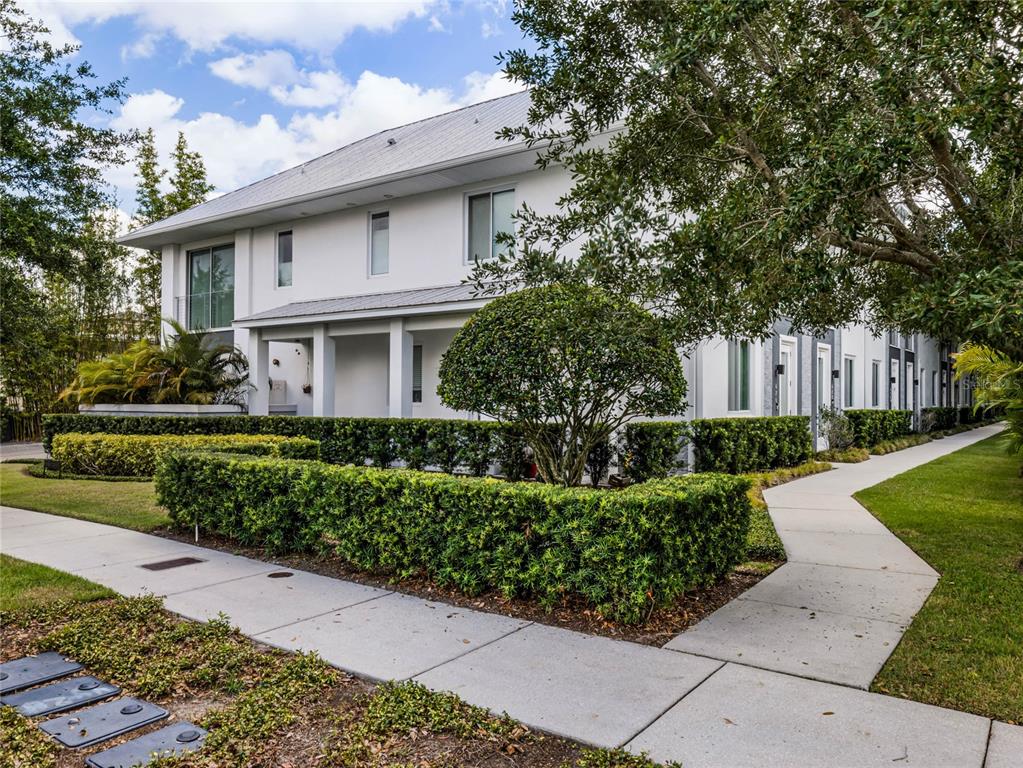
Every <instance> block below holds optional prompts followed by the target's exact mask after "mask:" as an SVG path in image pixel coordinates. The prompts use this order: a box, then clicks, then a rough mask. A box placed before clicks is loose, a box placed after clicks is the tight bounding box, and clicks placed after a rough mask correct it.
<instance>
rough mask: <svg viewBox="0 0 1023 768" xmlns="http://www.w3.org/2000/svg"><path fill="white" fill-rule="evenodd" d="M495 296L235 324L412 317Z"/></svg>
mask: <svg viewBox="0 0 1023 768" xmlns="http://www.w3.org/2000/svg"><path fill="white" fill-rule="evenodd" d="M492 298H493V297H487V298H474V299H463V300H460V301H446V302H440V303H437V304H419V305H416V306H410V307H380V308H377V309H350V310H345V311H343V312H331V313H321V314H315V313H314V314H305V315H294V316H292V317H271V318H258V317H243V318H241V319H239V320H235V321H234V323H232V325H233V326H234V327H235V328H277V327H281V326H288V325H310V324H316V323H336V322H343V321H346V320H377V319H381V318H388V317H409V316H413V315H443V314H450V313H453V312H466V311H475V310H477V309H480V308H482V307H483V306H484V305H485V304H486V303H487V302H488V301H490V300H491V299H492Z"/></svg>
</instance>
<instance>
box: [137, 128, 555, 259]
mask: <svg viewBox="0 0 1023 768" xmlns="http://www.w3.org/2000/svg"><path fill="white" fill-rule="evenodd" d="M537 151H538V150H537V149H535V148H534V147H530V146H528V145H527V143H526V142H524V141H520V142H515V143H512V144H508V145H507V146H503V147H499V148H497V149H494V150H488V151H487V152H478V153H476V154H474V155H465V156H463V157H460V158H457V159H455V160H449V161H445V162H440V163H432V164H430V165H424V166H419V167H417V168H412V169H409V170H407V171H399V172H397V173H392V174H387V175H385V176H375V177H373V178H371V179H364V180H362V181H358V182H354V183H352V184H344V185H341V186H338V187H331V188H329V189H325V190H318V191H316V192H311V193H308V194H305V195H295V196H293V197H289V198H284V199H281V200H275V201H273V202H270V203H263V204H261V205H254V206H249V207H248V208H241V209H238V210H235V211H230V212H227V213H222V214H219V215H214V216H207V217H206V218H202V219H195V220H192V221H189V222H186V223H182V224H179V225H171V226H168V227H159V226H158V225H159V223H160V222H154V223H153V224H150V225H148V226H146V227H143V228H142V229H137V230H134V231H132V232H128V233H127V234H125V235H122V236H121V237H119V238H117V242H118V243H119V244H120V245H127V246H132V247H138V248H149V247H152V246H153V243H152V242H150V241H151V240H152V238H154V237H161V236H164V235H170V234H173V233H175V232H180V231H182V230H186V229H190V228H192V227H200V226H206V225H209V224H216V223H218V222H227V221H230V220H231V219H237V218H241V217H243V216H249V215H253V214H258V213H265V212H266V211H272V210H274V209H275V208H283V207H285V206H289V205H300V204H301V203H307V202H311V201H313V200H321V199H323V198H327V197H333V196H335V195H343V194H346V193H350V192H357V191H359V190H361V189H368V188H370V187H374V186H378V185H381V184H389V183H393V182H396V181H403V180H405V179H412V178H415V177H417V176H424V175H427V174H430V173H437V172H440V171H445V170H450V169H452V168H457V167H459V166H462V165H470V164H472V163H478V162H483V161H486V160H492V159H495V158H499V157H505V156H508V155H515V154H520V153H525V152H537ZM154 227H155V229H154ZM160 242H163V243H167V242H173V239H171V240H161V241H160Z"/></svg>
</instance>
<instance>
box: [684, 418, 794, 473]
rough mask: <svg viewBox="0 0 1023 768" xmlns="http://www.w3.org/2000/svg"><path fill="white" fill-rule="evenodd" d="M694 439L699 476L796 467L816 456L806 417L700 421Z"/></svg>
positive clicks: (694, 426)
mask: <svg viewBox="0 0 1023 768" xmlns="http://www.w3.org/2000/svg"><path fill="white" fill-rule="evenodd" d="M692 439H693V448H694V453H695V457H696V459H695V461H696V466H695V469H696V471H697V472H730V473H741V472H753V471H756V470H764V469H775V468H777V467H794V466H796V465H798V464H802V463H803V462H805V461H807V460H808V459H809V458H810V457H811V455H812V454H813V440H812V438H811V436H810V424H809V419H808V418H807V417H806V416H762V417H757V418H730V419H697V420H696V421H694V422H693V438H692Z"/></svg>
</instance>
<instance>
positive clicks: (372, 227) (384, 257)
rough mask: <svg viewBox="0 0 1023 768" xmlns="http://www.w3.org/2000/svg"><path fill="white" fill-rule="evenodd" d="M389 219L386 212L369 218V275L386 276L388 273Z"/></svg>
mask: <svg viewBox="0 0 1023 768" xmlns="http://www.w3.org/2000/svg"><path fill="white" fill-rule="evenodd" d="M390 229H391V217H390V214H389V213H387V211H384V212H382V213H374V214H372V215H371V216H370V217H369V273H370V274H371V275H386V274H387V273H388V272H389V271H390Z"/></svg>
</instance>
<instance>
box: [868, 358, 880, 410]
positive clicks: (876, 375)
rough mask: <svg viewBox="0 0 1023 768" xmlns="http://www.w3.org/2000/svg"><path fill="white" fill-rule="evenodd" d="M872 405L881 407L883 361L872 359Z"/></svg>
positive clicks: (872, 406)
mask: <svg viewBox="0 0 1023 768" xmlns="http://www.w3.org/2000/svg"><path fill="white" fill-rule="evenodd" d="M870 407H871V408H880V407H881V361H880V360H871V361H870Z"/></svg>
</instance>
